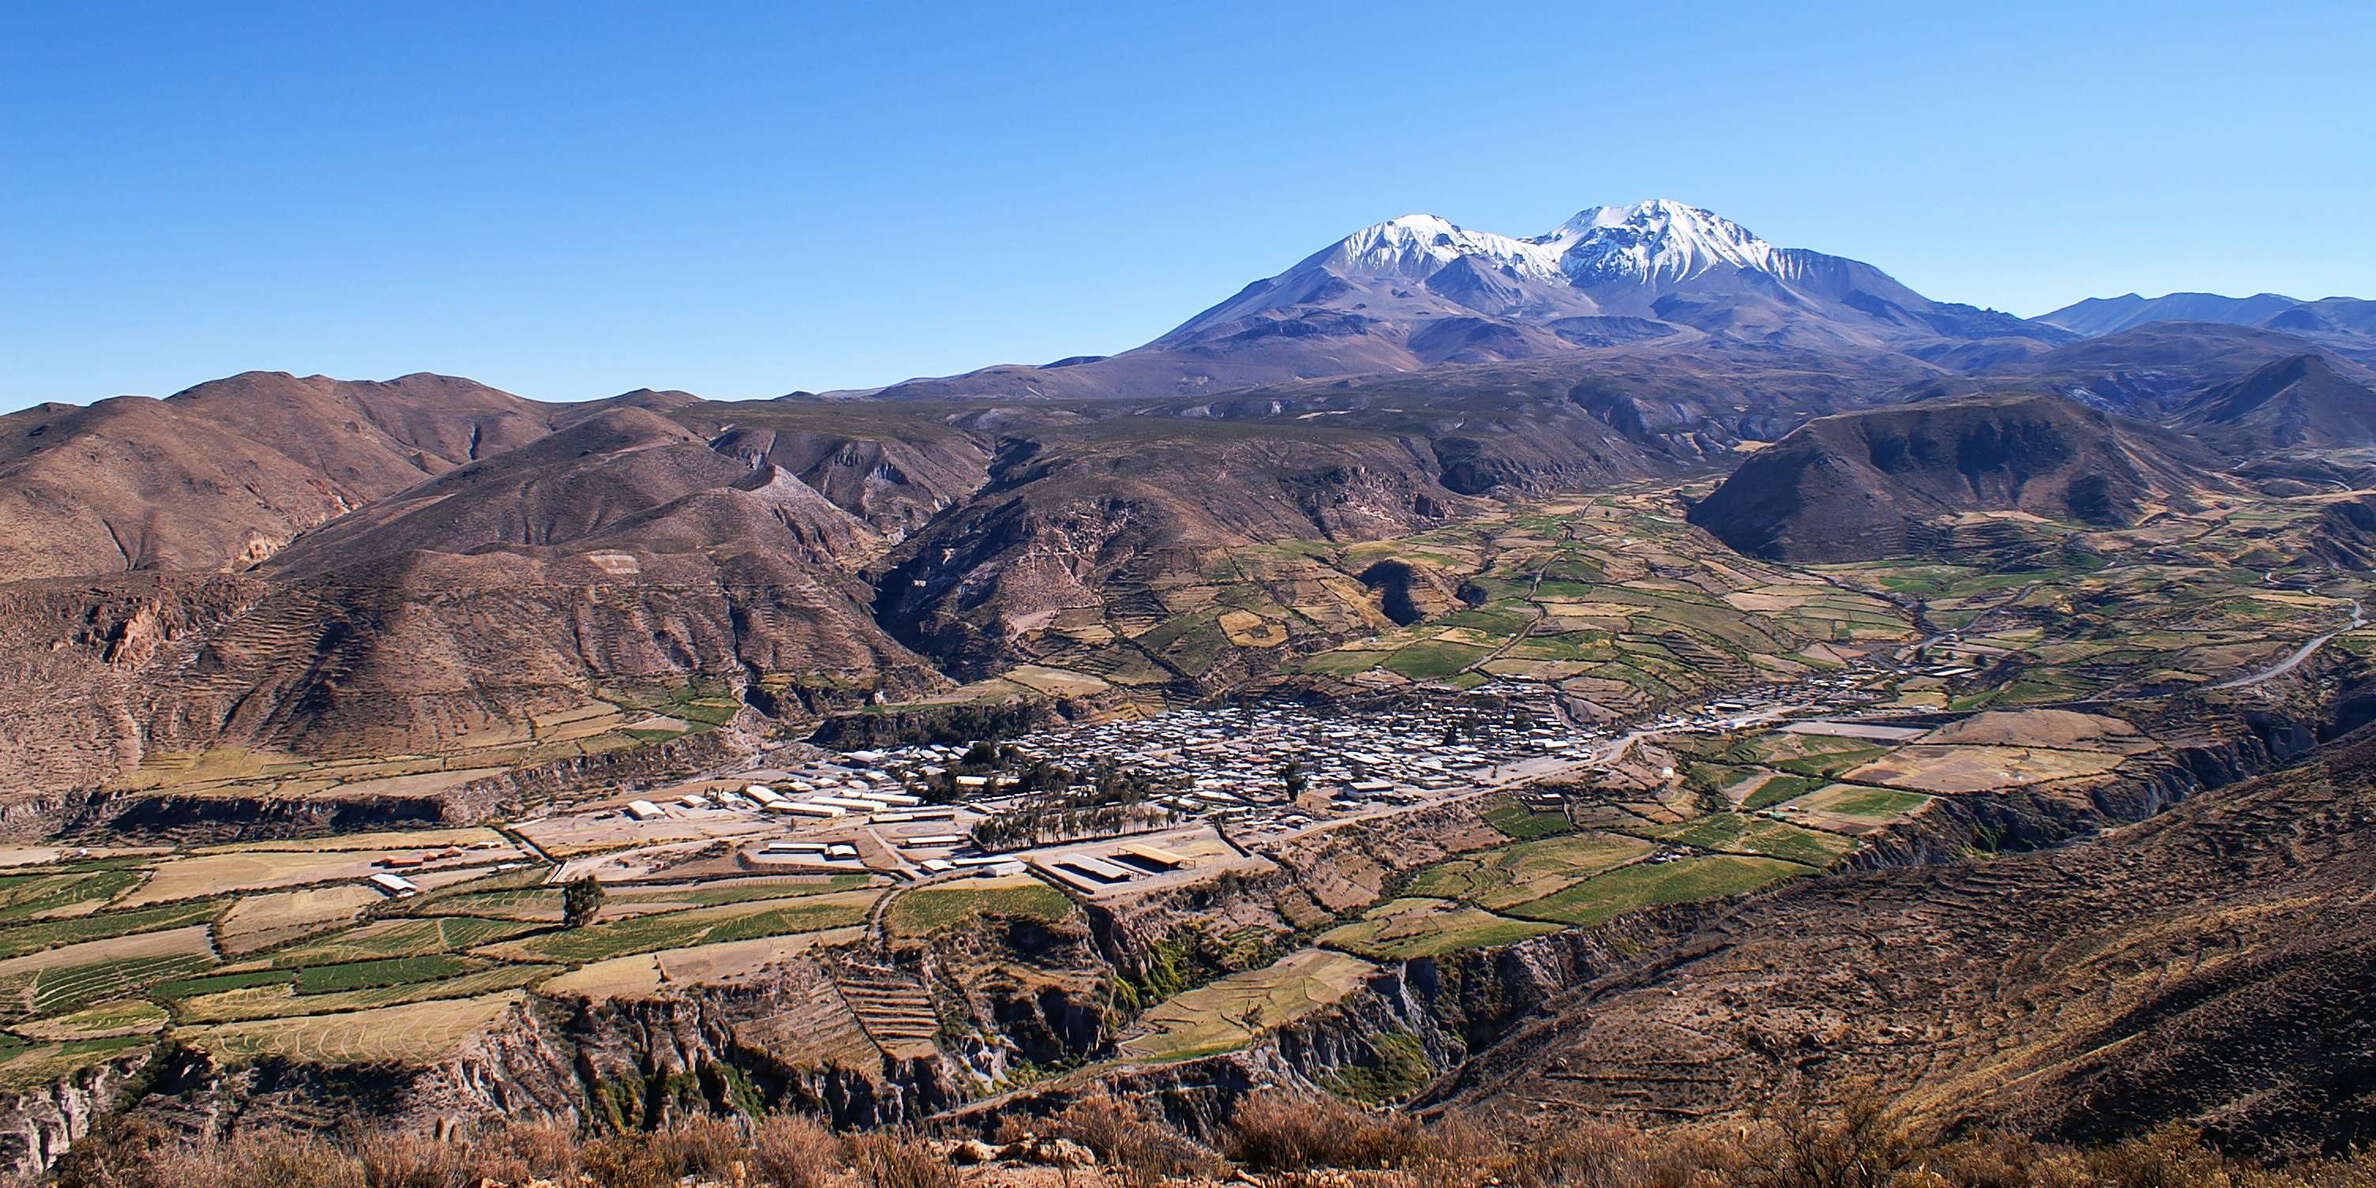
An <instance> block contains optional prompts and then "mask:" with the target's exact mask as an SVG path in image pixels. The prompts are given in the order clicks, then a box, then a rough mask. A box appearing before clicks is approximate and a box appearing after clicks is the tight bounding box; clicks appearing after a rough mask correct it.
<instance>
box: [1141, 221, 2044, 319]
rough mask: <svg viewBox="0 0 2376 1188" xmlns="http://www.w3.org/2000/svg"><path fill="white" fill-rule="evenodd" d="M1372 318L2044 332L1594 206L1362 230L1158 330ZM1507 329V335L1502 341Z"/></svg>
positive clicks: (1814, 260) (1726, 231)
mask: <svg viewBox="0 0 2376 1188" xmlns="http://www.w3.org/2000/svg"><path fill="white" fill-rule="evenodd" d="M1322 310H1328V311H1343V312H1345V313H1352V314H1358V315H1359V316H1360V317H1361V319H1362V320H1363V321H1364V322H1365V323H1379V322H1407V321H1411V320H1414V319H1428V318H1443V317H1480V316H1481V317H1485V318H1491V319H1495V320H1497V321H1499V322H1505V323H1515V324H1516V325H1515V326H1514V327H1512V329H1514V330H1518V331H1521V332H1519V333H1516V334H1515V335H1514V337H1516V338H1520V339H1523V338H1526V337H1527V335H1525V334H1524V333H1523V332H1522V331H1523V329H1525V328H1537V329H1542V330H1546V331H1549V332H1551V333H1552V334H1553V335H1554V336H1556V335H1557V331H1558V329H1559V328H1558V327H1556V326H1553V325H1551V324H1550V323H1553V322H1555V321H1558V320H1561V319H1567V318H1575V317H1594V316H1622V317H1629V318H1650V319H1656V320H1659V321H1665V322H1670V323H1674V324H1677V325H1683V326H1690V327H1692V328H1695V329H1700V330H1706V331H1709V332H1712V333H1720V334H1727V335H1733V336H1740V337H1753V338H1762V339H1771V340H1777V341H1785V342H1790V343H1793V344H1796V345H1811V344H1816V343H1825V344H1832V345H1852V346H1858V347H1867V348H1878V347H1883V346H1887V345H1888V344H1890V343H1893V342H1897V341H1900V340H1904V339H1908V338H1940V337H1947V338H1985V337H1993V336H1998V335H2010V336H2015V337H2026V338H2038V337H2051V336H2054V335H2056V334H2057V333H2058V332H2057V331H2054V330H2051V329H2044V328H2041V327H2037V326H2034V325H2031V324H2029V323H2027V322H2024V321H2022V320H2021V319H2018V318H2014V317H2012V316H2010V315H1990V314H1987V313H1986V312H1985V311H1981V310H1975V309H1972V308H1970V307H1968V306H1949V305H1941V304H1940V303H1937V302H1933V301H1931V300H1929V299H1928V298H1926V297H1923V296H1922V295H1921V294H1919V293H1916V292H1914V291H1913V290H1911V289H1908V288H1906V287H1905V286H1904V285H1901V284H1899V283H1898V282H1897V281H1895V280H1893V279H1891V278H1890V277H1889V276H1888V274H1886V273H1884V272H1882V271H1881V270H1880V269H1877V268H1874V267H1872V266H1871V265H1868V264H1862V263H1859V262H1857V261H1854V260H1849V259H1845V258H1843V257H1839V256H1828V255H1824V254H1823V253H1820V252H1811V251H1806V250H1804V249H1796V248H1781V247H1776V246H1775V245H1774V244H1772V243H1769V242H1767V241H1766V240H1763V239H1760V238H1758V237H1757V236H1756V235H1755V234H1753V233H1752V232H1750V231H1749V229H1748V228H1746V227H1743V226H1741V225H1740V224H1739V223H1736V222H1733V221H1732V220H1730V219H1727V218H1724V217H1722V216H1720V215H1717V214H1715V213H1713V212H1711V211H1706V210H1702V209H1700V208H1699V207H1696V206H1691V205H1687V204H1685V203H1681V202H1676V201H1674V200H1672V199H1666V198H1657V199H1652V200H1650V201H1647V202H1637V203H1634V204H1632V205H1630V206H1594V207H1589V208H1587V209H1585V210H1583V211H1580V212H1578V213H1577V214H1576V216H1575V217H1574V218H1571V219H1569V220H1567V221H1566V222H1564V223H1561V224H1560V225H1559V226H1558V227H1557V228H1555V229H1553V230H1552V231H1550V232H1548V233H1546V234H1543V235H1536V236H1532V237H1529V238H1523V239H1521V238H1516V237H1512V236H1507V235H1497V234H1493V233H1491V232H1486V231H1473V230H1470V229H1468V228H1465V227H1461V226H1459V225H1457V224H1454V223H1452V222H1450V221H1448V220H1446V219H1443V218H1440V217H1438V216H1435V215H1405V216H1403V217H1401V218H1398V219H1389V220H1387V221H1386V222H1383V223H1378V224H1376V225H1374V226H1369V227H1364V228H1362V229H1361V230H1359V231H1356V232H1354V233H1353V234H1351V235H1348V236H1346V237H1345V238H1343V239H1341V240H1338V241H1337V242H1335V243H1333V244H1330V245H1329V246H1327V247H1325V248H1322V249H1321V250H1319V251H1317V252H1314V253H1312V254H1311V255H1309V256H1306V257H1304V259H1303V260H1301V261H1300V262H1298V263H1297V264H1296V265H1295V266H1294V267H1292V268H1290V269H1288V270H1287V271H1285V272H1282V273H1280V274H1278V275H1277V276H1273V277H1270V278H1267V279H1265V280H1259V281H1256V282H1254V283H1253V284H1251V285H1248V286H1247V287H1246V288H1245V289H1244V290H1242V291H1240V292H1239V293H1238V294H1237V295H1236V296H1234V297H1232V298H1230V299H1229V300H1227V301H1224V302H1222V303H1221V304H1219V305H1216V306H1214V307H1213V308H1211V309H1208V310H1206V311H1205V312H1203V313H1201V314H1198V315H1197V316H1196V317H1194V318H1191V319H1189V320H1188V321H1187V322H1186V323H1184V324H1182V325H1181V326H1180V327H1179V328H1178V329H1175V330H1173V331H1172V332H1171V333H1169V334H1166V335H1164V336H1163V337H1162V338H1160V339H1157V340H1156V344H1157V345H1180V344H1186V343H1191V342H1198V341H1204V340H1208V339H1211V338H1213V337H1215V336H1228V335H1233V334H1240V333H1244V332H1246V331H1248V330H1253V329H1259V328H1260V327H1259V325H1258V323H1260V322H1264V321H1276V320H1279V319H1283V318H1301V317H1304V316H1306V315H1308V314H1313V313H1316V312H1318V311H1322ZM1505 337H1510V336H1509V335H1505Z"/></svg>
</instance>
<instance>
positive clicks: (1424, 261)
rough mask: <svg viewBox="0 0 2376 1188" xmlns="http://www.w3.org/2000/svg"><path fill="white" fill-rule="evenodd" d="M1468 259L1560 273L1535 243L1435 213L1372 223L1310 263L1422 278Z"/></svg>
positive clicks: (1534, 273) (1524, 271) (1546, 275)
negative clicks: (1479, 229) (1478, 228)
mask: <svg viewBox="0 0 2376 1188" xmlns="http://www.w3.org/2000/svg"><path fill="white" fill-rule="evenodd" d="M1463 257H1473V258H1481V259H1484V260H1486V261H1488V262H1490V263H1492V264H1495V265H1498V266H1501V267H1504V268H1509V269H1512V270H1514V271H1515V272H1516V273H1518V274H1519V275H1523V276H1531V277H1536V278H1539V279H1545V280H1550V279H1556V278H1558V277H1559V275H1560V273H1559V267H1558V263H1557V260H1556V259H1555V257H1554V256H1553V255H1552V254H1551V253H1549V252H1546V251H1544V250H1543V249H1542V248H1540V247H1537V246H1536V245H1534V244H1531V243H1528V242H1527V241H1525V240H1522V239H1513V238H1511V237H1510V236H1507V235H1495V234H1493V233H1492V232H1490V231H1471V230H1469V229H1467V228H1465V227H1462V226H1460V225H1459V224H1457V223H1454V222H1453V221H1451V220H1450V219H1447V218H1444V217H1443V216H1441V215H1432V214H1407V215H1402V216H1400V217H1398V218H1392V219H1388V220H1386V221H1385V222H1383V223H1372V224H1370V225H1369V226H1367V227H1364V228H1362V229H1361V230H1359V231H1356V232H1354V233H1353V234H1351V235H1348V236H1346V237H1344V238H1343V239H1340V240H1338V241H1337V242H1336V243H1335V244H1332V245H1331V246H1329V247H1328V248H1326V249H1324V250H1322V251H1321V252H1320V253H1319V254H1318V255H1315V256H1313V257H1312V258H1311V259H1310V260H1309V261H1306V263H1316V264H1318V265H1320V266H1322V267H1324V268H1326V269H1328V270H1329V271H1331V272H1334V273H1337V274H1338V275H1340V276H1382V277H1402V278H1408V279H1412V280H1418V279H1423V278H1425V277H1426V276H1428V275H1429V274H1431V273H1433V272H1435V271H1436V270H1437V269H1439V268H1442V267H1443V266H1445V265H1447V264H1450V263H1452V262H1453V261H1455V260H1459V259H1461V258H1463Z"/></svg>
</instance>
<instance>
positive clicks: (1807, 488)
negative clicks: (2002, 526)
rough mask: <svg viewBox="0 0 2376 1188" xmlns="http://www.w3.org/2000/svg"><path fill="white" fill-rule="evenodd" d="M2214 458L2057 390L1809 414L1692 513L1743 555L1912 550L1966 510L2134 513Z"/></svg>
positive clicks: (2199, 476)
mask: <svg viewBox="0 0 2376 1188" xmlns="http://www.w3.org/2000/svg"><path fill="white" fill-rule="evenodd" d="M2212 469H2213V463H2212V461H2211V460H2210V459H2209V457H2208V456H2207V455H2204V454H2203V453H2202V452H2201V451H2199V450H2197V449H2196V448H2194V447H2193V446H2191V445H2190V444H2189V443H2187V442H2185V441H2183V440H2182V439H2179V438H2176V437H2175V436H2173V435H2171V434H2168V433H2166V432H2163V431H2160V430H2157V429H2154V428H2152V427H2151V426H2147V425H2143V424H2139V423H2135V422H2124V421H2120V420H2117V419H2115V418H2113V417H2110V416H2107V415H2106V414H2104V413H2102V412H2099V411H2097V410H2094V409H2090V408H2086V407H2084V406H2081V405H2079V404H2077V403H2074V402H2072V401H2070V400H2065V399H2063V398H2061V397H2057V396H2036V395H2031V396H2019V395H2007V396H1980V397H1972V398H1967V399H1962V400H1949V401H1933V402H1926V403H1922V404H1912V405H1903V406H1899V407H1895V408H1882V409H1871V410H1867V411H1862V412H1852V413H1842V414H1840V415H1837V416H1830V417H1823V418H1820V419H1818V420H1814V421H1810V422H1808V423H1807V424H1806V425H1804V426H1801V427H1800V428H1798V429H1796V430H1794V431H1792V432H1791V434H1790V435H1789V436H1787V437H1785V438H1783V439H1782V440H1781V441H1779V442H1776V443H1775V444H1774V445H1772V446H1771V447H1769V448H1767V449H1764V450H1761V451H1759V452H1758V453H1756V454H1753V455H1751V456H1750V457H1749V459H1748V460H1747V461H1744V462H1743V463H1741V465H1740V467H1739V468H1738V469H1736V470H1734V471H1733V473H1732V475H1731V477H1729V478H1727V479H1726V480H1725V481H1724V483H1723V484H1722V485H1721V486H1719V487H1717V488H1716V490H1715V492H1714V493H1712V494H1710V495H1709V496H1708V497H1707V498H1706V499H1704V500H1702V501H1701V502H1700V503H1699V504H1698V505H1697V506H1695V507H1694V508H1693V509H1692V511H1691V522H1692V523H1694V524H1697V525H1699V526H1700V527H1702V528H1705V529H1707V530H1708V531H1709V532H1711V533H1714V534H1715V535H1716V536H1717V537H1718V538H1719V539H1721V540H1723V541H1724V542H1725V543H1726V544H1729V545H1731V546H1732V547H1734V548H1736V549H1739V550H1740V551H1742V552H1745V553H1754V554H1757V555H1760V556H1766V557H1776V558H1788V559H1791V560H1798V561H1852V560H1866V559H1871V558H1876V557H1887V556H1893V555H1899V554H1904V553H1908V552H1911V551H1915V541H1916V540H1917V539H1919V537H1920V535H1921V531H1920V530H1921V526H1922V525H1923V524H1924V523H1925V522H1926V521H1930V520H1933V519H1935V518H1938V517H1943V516H1951V515H1955V514H1957V513H1962V512H1973V511H2022V512H2029V513H2031V514H2034V515H2039V516H2044V517H2047V518H2049V519H2057V520H2074V521H2078V522H2081V523H2087V524H2099V525H2110V524H2127V523H2131V522H2134V521H2135V519H2136V518H2137V517H2138V515H2139V514H2140V513H2141V512H2142V511H2143V510H2144V509H2145V508H2146V506H2147V505H2149V504H2151V503H2154V502H2158V501H2165V500H2183V499H2185V498H2186V496H2187V493H2188V492H2189V491H2192V490H2195V489H2198V488H2199V486H2200V485H2201V484H2202V483H2204V482H2206V481H2216V480H2212V479H2208V478H2207V477H2206V476H2207V475H2208V474H2209V473H2210V472H2211V471H2212Z"/></svg>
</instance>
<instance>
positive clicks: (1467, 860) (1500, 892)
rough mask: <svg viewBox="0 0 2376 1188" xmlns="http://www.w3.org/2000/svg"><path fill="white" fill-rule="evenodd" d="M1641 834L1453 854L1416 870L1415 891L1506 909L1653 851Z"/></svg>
mask: <svg viewBox="0 0 2376 1188" xmlns="http://www.w3.org/2000/svg"><path fill="white" fill-rule="evenodd" d="M1652 848H1653V847H1652V846H1651V845H1650V843H1649V842H1646V841H1643V840H1641V839H1640V838H1633V837H1624V836H1621V835H1618V834H1614V833H1574V834H1565V835H1560V836H1554V837H1547V838H1541V839H1538V840H1535V841H1524V842H1518V843H1516V844H1513V845H1507V846H1502V847H1499V848H1497V849H1492V850H1486V851H1483V852H1481V853H1476V854H1466V855H1463V856H1461V857H1458V858H1452V859H1447V860H1446V861H1443V862H1438V863H1436V864H1435V865H1433V866H1427V867H1423V868H1421V869H1419V870H1418V871H1416V872H1414V873H1413V874H1412V877H1411V880H1410V883H1409V884H1408V886H1407V887H1406V890H1407V891H1408V892H1409V893H1410V894H1412V895H1420V896H1430V897H1433V898H1436V899H1457V900H1462V901H1464V902H1468V903H1474V904H1477V905H1478V906H1480V907H1485V908H1492V909H1496V910H1498V909H1501V908H1506V907H1515V906H1517V905H1518V904H1522V903H1531V902H1533V901H1534V900H1537V899H1541V898H1542V897H1544V896H1546V895H1549V894H1551V893H1552V892H1554V891H1558V890H1561V889H1563V888H1566V887H1570V886H1573V885H1575V884H1577V883H1581V882H1583V881H1584V880H1586V879H1588V878H1591V877H1592V876H1594V875H1597V874H1600V873H1601V872H1603V871H1606V870H1610V869H1612V868H1614V867H1618V866H1622V865H1624V864H1625V863H1627V862H1631V861H1633V860H1635V859H1637V858H1641V857H1643V856H1645V855H1647V854H1649V853H1650V851H1651V849H1652Z"/></svg>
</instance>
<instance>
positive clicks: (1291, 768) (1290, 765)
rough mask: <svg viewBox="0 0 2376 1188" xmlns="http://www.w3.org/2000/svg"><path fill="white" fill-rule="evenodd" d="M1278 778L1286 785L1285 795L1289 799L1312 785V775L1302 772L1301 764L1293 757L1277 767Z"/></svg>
mask: <svg viewBox="0 0 2376 1188" xmlns="http://www.w3.org/2000/svg"><path fill="white" fill-rule="evenodd" d="M1279 779H1280V780H1281V781H1282V782H1284V783H1285V784H1286V785H1287V796H1288V798H1289V799H1291V800H1292V799H1294V798H1295V797H1298V796H1301V795H1303V794H1304V789H1306V788H1309V787H1311V786H1312V777H1310V776H1308V775H1305V774H1304V769H1303V764H1302V763H1301V762H1299V761H1296V760H1293V759H1290V760H1288V761H1287V766H1285V767H1282V768H1280V769H1279Z"/></svg>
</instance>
